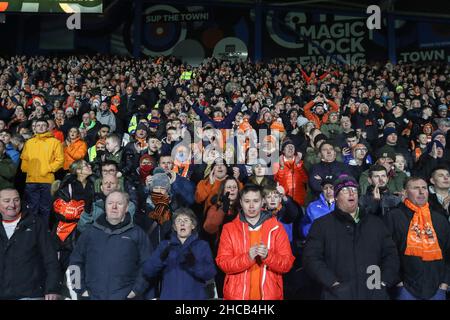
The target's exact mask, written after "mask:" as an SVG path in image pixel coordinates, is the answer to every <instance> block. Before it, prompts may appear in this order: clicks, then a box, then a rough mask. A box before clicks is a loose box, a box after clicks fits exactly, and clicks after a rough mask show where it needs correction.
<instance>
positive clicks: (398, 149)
mask: <svg viewBox="0 0 450 320" xmlns="http://www.w3.org/2000/svg"><path fill="white" fill-rule="evenodd" d="M383 138H384V139H386V144H385V145H386V146H389V147H391V148H392V149H393V150H394V152H395V153H401V154H402V155H403V156H404V157H405V159H406V163H407V166H408V168H412V167H413V165H414V162H413V158H412V155H411V151H409V150H408V148H407V147H404V146H403V145H402V144H401V142H400V139H401V138H399V136H398V133H397V130H396V129H395V128H393V127H387V128H385V129H384V131H383ZM394 161H395V158H394Z"/></svg>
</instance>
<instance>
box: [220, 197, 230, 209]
mask: <svg viewBox="0 0 450 320" xmlns="http://www.w3.org/2000/svg"><path fill="white" fill-rule="evenodd" d="M229 197H230V193H229V192H227V193H225V194H224V195H223V196H222V199H221V202H222V208H223V212H225V214H226V213H228V210H230V198H229Z"/></svg>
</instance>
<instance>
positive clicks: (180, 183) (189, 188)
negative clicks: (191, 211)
mask: <svg viewBox="0 0 450 320" xmlns="http://www.w3.org/2000/svg"><path fill="white" fill-rule="evenodd" d="M170 191H171V193H172V197H171V198H172V199H171V200H172V205H173V209H174V210H176V209H178V208H180V207H190V206H191V205H193V204H194V202H195V184H194V183H193V182H192V181H191V180H188V179H186V178H185V177H183V176H180V175H178V174H177V178H176V179H175V181H174V182H173V183H172V184H171V185H170Z"/></svg>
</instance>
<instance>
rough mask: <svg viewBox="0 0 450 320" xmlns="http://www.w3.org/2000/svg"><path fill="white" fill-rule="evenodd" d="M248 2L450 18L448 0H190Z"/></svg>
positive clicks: (218, 2) (167, 0)
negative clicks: (371, 8)
mask: <svg viewBox="0 0 450 320" xmlns="http://www.w3.org/2000/svg"><path fill="white" fill-rule="evenodd" d="M144 2H152V3H158V2H159V3H160V2H161V1H154V0H148V1H147V0H144ZM176 2H178V3H180V4H181V3H184V4H187V3H186V2H184V1H170V0H166V1H164V3H176ZM231 3H235V4H247V5H255V4H257V3H261V4H263V5H271V6H272V5H273V6H303V7H308V8H310V9H317V10H320V9H323V10H330V9H335V10H342V11H344V10H345V11H352V10H355V11H361V10H364V11H365V9H366V8H367V7H368V6H369V5H372V4H376V5H379V6H380V8H381V9H382V11H386V10H387V9H388V8H391V9H393V12H394V13H396V14H401V15H411V16H419V17H435V18H449V19H450V6H449V5H448V2H447V1H436V0H434V1H433V0H431V1H426V2H425V1H411V0H343V1H340V0H296V1H295V0H281V1H276V0H226V1H225V0H209V1H206V0H203V1H195V0H194V1H189V4H204V5H206V4H231Z"/></svg>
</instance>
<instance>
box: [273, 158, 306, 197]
mask: <svg viewBox="0 0 450 320" xmlns="http://www.w3.org/2000/svg"><path fill="white" fill-rule="evenodd" d="M280 157H284V156H283V155H281V156H280ZM274 177H275V181H277V182H278V183H279V184H280V185H281V186H282V187H283V188H284V190H285V191H286V194H287V195H288V196H290V197H291V198H292V199H294V201H295V202H297V204H299V205H301V206H304V205H305V198H306V186H307V184H308V174H307V173H306V170H305V167H304V166H303V161H300V162H299V163H298V164H295V162H294V160H291V161H287V160H284V167H283V168H281V167H280V168H279V169H278V171H277V172H276V173H275V176H274Z"/></svg>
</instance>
